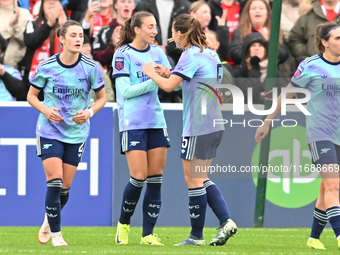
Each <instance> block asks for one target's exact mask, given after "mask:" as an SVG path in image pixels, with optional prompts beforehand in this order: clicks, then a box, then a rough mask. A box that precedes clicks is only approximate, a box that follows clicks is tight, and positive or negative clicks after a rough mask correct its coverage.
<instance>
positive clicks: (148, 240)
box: [140, 234, 164, 245]
mask: <svg viewBox="0 0 340 255" xmlns="http://www.w3.org/2000/svg"><path fill="white" fill-rule="evenodd" d="M160 241H161V239H160V238H158V236H157V234H154V235H153V234H150V235H147V236H144V237H142V239H141V240H140V244H147V245H164V244H162V243H161V242H160Z"/></svg>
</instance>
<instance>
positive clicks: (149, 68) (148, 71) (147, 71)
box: [142, 62, 156, 77]
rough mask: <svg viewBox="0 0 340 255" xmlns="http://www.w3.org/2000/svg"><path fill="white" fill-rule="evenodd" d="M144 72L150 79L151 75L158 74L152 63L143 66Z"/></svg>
mask: <svg viewBox="0 0 340 255" xmlns="http://www.w3.org/2000/svg"><path fill="white" fill-rule="evenodd" d="M142 72H143V73H144V74H145V75H147V76H149V77H150V75H152V74H155V73H156V71H155V69H154V67H153V64H152V63H151V62H147V63H146V64H145V65H144V66H143V69H142Z"/></svg>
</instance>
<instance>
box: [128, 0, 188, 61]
mask: <svg viewBox="0 0 340 255" xmlns="http://www.w3.org/2000/svg"><path fill="white" fill-rule="evenodd" d="M190 5H191V3H190V2H189V1H187V0H157V1H156V0H141V1H140V2H139V4H138V5H137V6H136V9H135V11H134V12H138V11H147V12H150V13H152V14H153V15H154V16H155V18H156V22H157V26H158V27H157V29H158V34H157V36H156V40H157V41H158V42H159V45H160V46H161V47H162V48H163V50H164V51H165V53H166V54H167V55H169V56H170V57H172V58H173V59H174V60H175V62H176V63H177V61H178V59H179V57H180V56H181V53H182V52H181V51H180V50H179V49H176V45H175V43H174V42H172V43H168V42H167V39H169V38H171V28H172V22H173V20H174V18H175V17H177V16H178V15H180V14H183V13H189V8H190Z"/></svg>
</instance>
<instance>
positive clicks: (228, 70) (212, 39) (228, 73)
mask: <svg viewBox="0 0 340 255" xmlns="http://www.w3.org/2000/svg"><path fill="white" fill-rule="evenodd" d="M205 36H206V37H207V40H208V42H209V44H210V45H211V46H212V47H213V48H214V49H215V51H216V52H217V51H218V48H219V47H220V42H219V41H218V38H217V34H216V33H215V32H214V31H211V30H208V31H206V32H205ZM220 59H221V58H220ZM221 64H222V70H223V78H222V82H221V84H235V83H234V78H233V76H232V73H233V68H232V66H231V65H229V64H228V63H227V62H226V61H222V60H221ZM219 94H220V98H221V100H222V103H232V102H233V97H232V94H231V92H230V90H229V89H226V88H221V89H220V90H219Z"/></svg>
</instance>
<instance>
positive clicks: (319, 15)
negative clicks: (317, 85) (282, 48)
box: [289, 0, 340, 62]
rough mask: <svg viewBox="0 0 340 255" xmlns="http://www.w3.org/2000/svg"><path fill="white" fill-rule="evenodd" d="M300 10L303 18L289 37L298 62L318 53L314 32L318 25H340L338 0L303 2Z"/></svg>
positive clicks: (306, 0)
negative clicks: (330, 23) (328, 22)
mask: <svg viewBox="0 0 340 255" xmlns="http://www.w3.org/2000/svg"><path fill="white" fill-rule="evenodd" d="M299 8H300V14H301V16H300V18H299V19H298V20H297V21H296V23H295V25H294V27H293V28H292V30H291V31H290V35H289V47H290V51H291V53H292V55H293V57H295V58H298V59H297V62H300V61H301V60H303V59H304V58H305V57H310V56H312V55H314V54H317V53H318V51H317V50H316V49H315V48H314V40H315V39H314V31H315V28H316V27H317V25H319V24H320V23H324V22H326V21H333V22H335V23H337V24H340V15H339V10H340V3H339V1H338V0H317V1H312V0H303V1H302V2H301V3H300V7H299Z"/></svg>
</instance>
